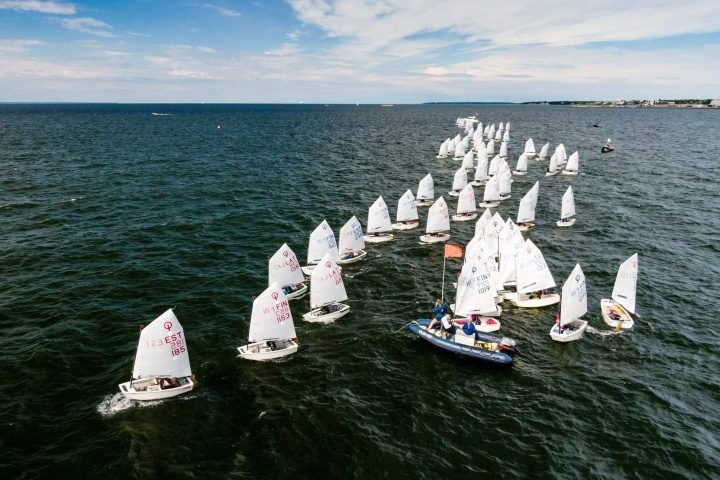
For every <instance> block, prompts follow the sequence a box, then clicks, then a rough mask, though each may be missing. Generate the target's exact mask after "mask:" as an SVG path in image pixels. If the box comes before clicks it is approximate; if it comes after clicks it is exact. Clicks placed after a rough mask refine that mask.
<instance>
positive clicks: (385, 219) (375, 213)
mask: <svg viewBox="0 0 720 480" xmlns="http://www.w3.org/2000/svg"><path fill="white" fill-rule="evenodd" d="M390 231H392V223H391V221H390V213H389V212H388V208H387V204H386V203H385V200H383V197H378V198H377V200H375V203H373V204H372V205H370V208H369V209H368V222H367V233H380V232H390Z"/></svg>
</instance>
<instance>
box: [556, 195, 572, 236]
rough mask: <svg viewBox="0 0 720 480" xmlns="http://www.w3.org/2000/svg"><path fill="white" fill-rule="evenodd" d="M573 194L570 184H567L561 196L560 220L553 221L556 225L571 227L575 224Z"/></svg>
mask: <svg viewBox="0 0 720 480" xmlns="http://www.w3.org/2000/svg"><path fill="white" fill-rule="evenodd" d="M574 216H575V195H574V194H573V189H572V186H568V188H567V190H566V191H565V193H564V194H563V196H562V207H561V209H560V220H558V221H557V222H555V224H556V225H557V226H558V227H572V226H573V225H575V218H573V217H574Z"/></svg>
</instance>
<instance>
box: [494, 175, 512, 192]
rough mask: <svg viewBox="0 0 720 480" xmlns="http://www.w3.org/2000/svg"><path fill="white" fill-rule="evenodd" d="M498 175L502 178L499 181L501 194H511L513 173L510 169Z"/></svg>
mask: <svg viewBox="0 0 720 480" xmlns="http://www.w3.org/2000/svg"><path fill="white" fill-rule="evenodd" d="M496 176H497V177H498V178H499V179H500V182H499V183H498V191H499V192H500V195H502V196H506V195H510V192H511V190H512V173H510V170H503V171H502V172H500V173H498V174H497V175H496Z"/></svg>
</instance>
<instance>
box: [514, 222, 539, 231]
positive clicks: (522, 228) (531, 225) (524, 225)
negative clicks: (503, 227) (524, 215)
mask: <svg viewBox="0 0 720 480" xmlns="http://www.w3.org/2000/svg"><path fill="white" fill-rule="evenodd" d="M517 227H518V230H520V231H521V232H527V231H529V230H532V229H533V228H535V224H534V223H518V224H517Z"/></svg>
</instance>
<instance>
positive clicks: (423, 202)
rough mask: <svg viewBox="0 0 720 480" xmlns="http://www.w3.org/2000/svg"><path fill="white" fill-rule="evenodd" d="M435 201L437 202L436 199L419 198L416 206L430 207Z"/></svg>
mask: <svg viewBox="0 0 720 480" xmlns="http://www.w3.org/2000/svg"><path fill="white" fill-rule="evenodd" d="M434 202H435V201H434V200H417V201H416V202H415V206H416V207H429V206H430V205H432V204H433V203H434Z"/></svg>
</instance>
